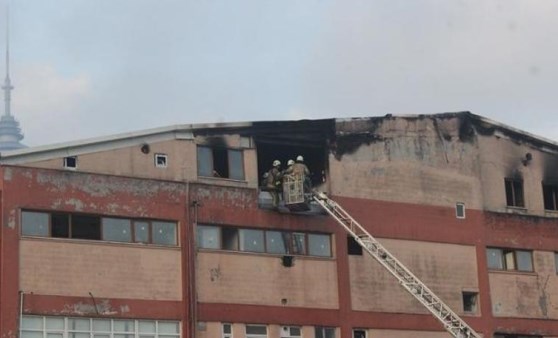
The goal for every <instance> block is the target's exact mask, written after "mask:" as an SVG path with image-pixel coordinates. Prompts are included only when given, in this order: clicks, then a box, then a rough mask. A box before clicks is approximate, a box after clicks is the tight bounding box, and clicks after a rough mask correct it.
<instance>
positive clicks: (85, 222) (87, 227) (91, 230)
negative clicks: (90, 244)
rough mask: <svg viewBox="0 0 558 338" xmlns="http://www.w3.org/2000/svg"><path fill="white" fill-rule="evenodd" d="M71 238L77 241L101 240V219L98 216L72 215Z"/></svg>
mask: <svg viewBox="0 0 558 338" xmlns="http://www.w3.org/2000/svg"><path fill="white" fill-rule="evenodd" d="M71 217H72V219H71V236H72V238H79V239H95V240H99V239H101V218H100V217H99V216H89V215H72V216H71Z"/></svg>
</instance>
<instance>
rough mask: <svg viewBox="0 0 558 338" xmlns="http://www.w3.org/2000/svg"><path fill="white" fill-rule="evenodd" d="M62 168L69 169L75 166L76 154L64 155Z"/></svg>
mask: <svg viewBox="0 0 558 338" xmlns="http://www.w3.org/2000/svg"><path fill="white" fill-rule="evenodd" d="M64 168H69V169H75V168H77V157H76V156H68V157H64Z"/></svg>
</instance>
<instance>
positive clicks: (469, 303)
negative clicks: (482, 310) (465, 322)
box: [462, 291, 479, 313]
mask: <svg viewBox="0 0 558 338" xmlns="http://www.w3.org/2000/svg"><path fill="white" fill-rule="evenodd" d="M478 295H479V294H478V292H469V291H463V293H462V296H463V311H464V312H471V313H476V312H477V298H478Z"/></svg>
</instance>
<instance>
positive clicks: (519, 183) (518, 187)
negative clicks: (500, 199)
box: [504, 177, 525, 209]
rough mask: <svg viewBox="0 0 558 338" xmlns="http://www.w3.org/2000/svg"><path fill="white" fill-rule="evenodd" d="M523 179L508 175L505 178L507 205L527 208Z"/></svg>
mask: <svg viewBox="0 0 558 338" xmlns="http://www.w3.org/2000/svg"><path fill="white" fill-rule="evenodd" d="M523 183H524V182H523V179H520V178H511V177H506V178H505V179H504V184H505V192H506V206H508V207H512V208H522V209H524V208H525V189H524V186H523Z"/></svg>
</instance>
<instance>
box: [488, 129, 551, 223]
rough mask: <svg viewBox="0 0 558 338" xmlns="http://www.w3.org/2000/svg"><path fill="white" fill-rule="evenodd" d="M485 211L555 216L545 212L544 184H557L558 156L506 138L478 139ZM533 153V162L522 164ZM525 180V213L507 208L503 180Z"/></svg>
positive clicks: (489, 137)
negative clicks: (527, 155) (528, 154)
mask: <svg viewBox="0 0 558 338" xmlns="http://www.w3.org/2000/svg"><path fill="white" fill-rule="evenodd" d="M478 140H479V147H480V149H482V151H481V152H480V160H479V161H480V167H481V177H480V178H481V182H482V188H483V190H482V192H483V195H484V205H483V207H484V208H485V209H487V210H492V211H499V212H511V213H513V212H515V213H528V214H531V215H540V216H544V215H547V216H552V217H556V216H558V214H556V213H546V214H545V211H544V201H543V191H542V182H543V181H545V182H553V183H558V155H557V154H555V153H551V152H548V151H542V150H541V149H540V148H535V147H534V146H533V145H531V144H529V143H527V142H520V141H512V140H511V139H509V138H508V137H506V136H505V135H500V136H497V135H496V136H495V135H490V136H483V137H479V138H478ZM527 153H530V154H531V156H532V160H530V161H529V162H525V163H524V162H523V161H524V160H525V158H526V154H527ZM506 177H507V178H519V179H522V180H523V190H524V199H525V210H523V211H522V210H518V209H516V208H508V207H507V206H506V193H505V186H504V178H506Z"/></svg>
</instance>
